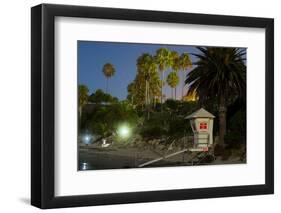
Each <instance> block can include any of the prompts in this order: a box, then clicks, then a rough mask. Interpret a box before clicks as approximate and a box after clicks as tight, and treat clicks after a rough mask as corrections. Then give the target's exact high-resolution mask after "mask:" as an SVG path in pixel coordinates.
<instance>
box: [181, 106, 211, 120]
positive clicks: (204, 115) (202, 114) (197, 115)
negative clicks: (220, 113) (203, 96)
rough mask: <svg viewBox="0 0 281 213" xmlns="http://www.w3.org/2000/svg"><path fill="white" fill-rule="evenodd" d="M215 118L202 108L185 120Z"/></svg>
mask: <svg viewBox="0 0 281 213" xmlns="http://www.w3.org/2000/svg"><path fill="white" fill-rule="evenodd" d="M214 117H215V116H214V115H213V114H211V113H209V112H208V111H207V110H205V109H203V108H201V109H199V110H197V111H195V112H193V113H192V114H190V115H188V116H186V117H185V119H192V118H214Z"/></svg>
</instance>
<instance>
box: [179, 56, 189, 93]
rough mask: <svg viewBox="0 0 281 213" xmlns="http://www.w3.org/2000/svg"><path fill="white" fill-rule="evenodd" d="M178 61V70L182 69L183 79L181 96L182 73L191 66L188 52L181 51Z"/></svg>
mask: <svg viewBox="0 0 281 213" xmlns="http://www.w3.org/2000/svg"><path fill="white" fill-rule="evenodd" d="M179 63H180V70H181V71H182V80H183V84H182V90H181V96H182V98H183V93H184V74H185V72H186V71H187V70H188V69H190V68H192V61H191V58H190V56H189V54H188V53H186V52H185V53H182V54H181V56H180V59H179Z"/></svg>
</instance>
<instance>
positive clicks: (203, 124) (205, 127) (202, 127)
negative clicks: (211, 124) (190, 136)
mask: <svg viewBox="0 0 281 213" xmlns="http://www.w3.org/2000/svg"><path fill="white" fill-rule="evenodd" d="M207 128H208V125H207V123H206V122H201V123H200V125H199V129H207Z"/></svg>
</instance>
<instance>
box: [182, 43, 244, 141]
mask: <svg viewBox="0 0 281 213" xmlns="http://www.w3.org/2000/svg"><path fill="white" fill-rule="evenodd" d="M198 50H199V51H200V53H199V54H194V55H195V56H197V57H198V58H199V61H198V62H196V65H197V67H196V68H194V69H193V70H192V71H191V72H189V73H188V75H187V79H186V80H185V83H186V84H187V83H188V84H190V86H189V91H188V93H189V94H190V93H192V92H194V91H196V93H197V94H198V95H199V100H200V101H201V102H205V103H206V102H210V101H212V100H213V101H214V100H215V101H216V102H217V104H218V111H219V141H220V143H221V144H223V145H224V136H225V133H226V112H227V105H228V104H230V101H231V100H232V101H233V99H235V98H239V97H240V98H241V97H244V96H245V95H246V92H245V91H246V66H245V63H244V61H245V59H244V56H245V54H246V52H245V50H244V49H239V48H214V47H212V48H198Z"/></svg>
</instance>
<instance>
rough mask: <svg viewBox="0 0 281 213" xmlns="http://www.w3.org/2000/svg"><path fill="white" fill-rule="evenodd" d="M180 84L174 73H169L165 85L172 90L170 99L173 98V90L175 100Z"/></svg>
mask: <svg viewBox="0 0 281 213" xmlns="http://www.w3.org/2000/svg"><path fill="white" fill-rule="evenodd" d="M179 82H180V78H179V76H178V74H177V73H176V72H174V71H173V72H170V73H169V75H168V76H167V83H168V85H169V86H170V87H171V88H172V98H173V89H175V99H176V97H177V86H178V84H179Z"/></svg>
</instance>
